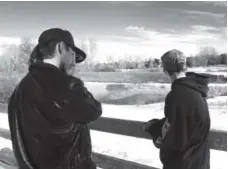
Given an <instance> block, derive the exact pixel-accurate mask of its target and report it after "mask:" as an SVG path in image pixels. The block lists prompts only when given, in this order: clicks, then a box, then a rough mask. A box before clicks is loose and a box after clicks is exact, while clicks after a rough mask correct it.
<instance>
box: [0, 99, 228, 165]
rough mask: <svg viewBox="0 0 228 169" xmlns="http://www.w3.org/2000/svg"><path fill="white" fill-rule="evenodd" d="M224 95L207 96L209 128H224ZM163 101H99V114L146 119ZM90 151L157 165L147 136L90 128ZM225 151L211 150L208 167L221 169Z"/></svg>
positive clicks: (3, 122)
mask: <svg viewBox="0 0 228 169" xmlns="http://www.w3.org/2000/svg"><path fill="white" fill-rule="evenodd" d="M226 102H227V98H226V97H216V98H214V99H208V104H209V109H210V114H211V120H212V125H211V128H212V129H217V130H224V131H227V128H226V124H227V117H226V116H227V109H226ZM163 106H164V103H156V104H151V105H145V106H116V105H105V104H103V115H102V116H103V117H110V118H118V119H128V120H137V121H148V120H150V119H152V118H161V117H163ZM1 128H2V129H9V126H8V119H7V114H4V113H0V129H1ZM91 137H92V143H93V151H94V152H97V153H101V154H104V155H109V156H113V157H116V158H121V159H125V160H129V161H134V162H138V163H141V164H146V165H150V166H153V167H157V168H161V167H162V164H161V162H160V160H159V150H158V149H157V148H155V147H154V145H153V143H152V141H151V140H147V139H140V138H135V137H129V136H122V135H118V134H111V133H105V132H100V131H94V130H92V131H91ZM4 147H9V148H10V149H12V145H11V141H9V140H6V139H3V138H0V149H2V148H4ZM226 159H227V152H223V151H218V150H211V168H212V169H225V168H227V167H226V166H225V165H224V164H225V163H226V161H225V160H226ZM0 169H1V168H0Z"/></svg>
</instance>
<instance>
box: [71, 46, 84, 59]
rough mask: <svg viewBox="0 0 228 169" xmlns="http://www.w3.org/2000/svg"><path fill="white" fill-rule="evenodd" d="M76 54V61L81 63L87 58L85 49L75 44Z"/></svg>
mask: <svg viewBox="0 0 228 169" xmlns="http://www.w3.org/2000/svg"><path fill="white" fill-rule="evenodd" d="M73 49H74V51H75V53H76V55H75V62H76V63H80V62H83V61H84V60H85V59H86V54H85V52H84V51H82V50H81V49H79V48H78V47H76V46H74V47H73Z"/></svg>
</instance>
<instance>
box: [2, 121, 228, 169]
mask: <svg viewBox="0 0 228 169" xmlns="http://www.w3.org/2000/svg"><path fill="white" fill-rule="evenodd" d="M142 126H143V123H142V122H139V121H129V120H120V119H112V118H104V117H102V118H100V119H99V120H97V121H95V122H93V123H91V124H89V127H90V128H91V129H92V130H97V131H103V132H108V133H115V134H120V135H125V136H132V137H137V138H144V139H151V138H150V136H149V135H148V134H147V133H145V132H144V131H143V129H142ZM0 137H4V138H6V139H10V138H11V137H10V132H9V130H4V129H0ZM209 140H210V148H211V149H215V150H220V151H227V132H225V131H215V130H211V132H210V137H209ZM151 144H152V142H151ZM136 153H137V152H136ZM93 160H94V161H95V162H96V164H97V165H98V167H100V168H103V169H156V168H154V167H151V166H146V165H142V164H139V163H135V162H130V161H126V160H123V159H118V158H114V157H110V156H106V155H102V154H98V153H93Z"/></svg>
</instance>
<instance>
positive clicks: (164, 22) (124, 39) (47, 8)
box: [0, 1, 227, 61]
mask: <svg viewBox="0 0 228 169" xmlns="http://www.w3.org/2000/svg"><path fill="white" fill-rule="evenodd" d="M226 10H227V3H226V2H218V1H216V2H212V1H211V2H140V1H139V2H137V1H134V2H121V1H113V2H45V1H44V2H0V45H1V46H3V44H10V43H18V42H19V39H20V38H22V37H26V38H31V39H33V40H34V41H36V40H37V38H38V36H39V34H40V33H41V32H42V31H43V30H45V29H47V28H51V27H61V28H64V29H68V30H70V31H71V32H72V34H73V35H74V37H75V40H76V43H78V44H79V42H80V41H79V40H82V41H86V40H88V39H94V40H95V41H96V44H97V53H96V59H97V60H102V61H105V59H106V58H107V56H111V57H114V58H115V59H119V58H123V57H125V58H128V57H129V56H132V57H133V59H134V58H135V59H138V58H146V57H160V56H161V55H162V54H163V53H164V52H165V51H167V50H169V49H172V48H177V49H181V50H183V52H184V53H186V55H191V54H195V53H197V52H198V51H199V49H200V48H202V47H205V46H212V47H215V48H216V50H217V51H218V52H219V53H222V52H226V50H227V47H226V46H227V40H226V39H227V35H226V34H227V12H226Z"/></svg>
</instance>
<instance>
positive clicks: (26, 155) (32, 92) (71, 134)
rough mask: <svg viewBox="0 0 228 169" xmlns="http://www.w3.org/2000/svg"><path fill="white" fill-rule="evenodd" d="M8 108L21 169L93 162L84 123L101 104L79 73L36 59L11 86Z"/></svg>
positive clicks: (67, 168)
mask: <svg viewBox="0 0 228 169" xmlns="http://www.w3.org/2000/svg"><path fill="white" fill-rule="evenodd" d="M8 113H9V124H10V130H11V135H12V143H13V149H14V153H15V156H16V158H17V161H18V163H19V166H20V168H21V169H31V167H32V168H34V169H95V168H96V166H95V164H94V163H93V161H92V159H91V151H92V148H91V138H90V131H89V129H88V127H87V124H88V123H89V122H92V121H94V120H96V119H98V118H99V117H100V116H101V114H102V108H101V104H100V102H98V101H96V100H95V99H94V97H93V96H92V94H90V93H89V92H88V91H87V89H86V88H85V87H84V84H83V82H82V81H81V80H80V79H78V78H75V77H73V76H68V75H66V74H64V73H62V72H61V71H60V70H59V69H58V68H57V67H55V66H53V65H50V64H44V63H37V64H35V65H33V66H31V67H30V68H29V73H28V74H27V75H26V76H25V77H24V78H23V79H22V81H21V82H20V84H19V85H18V86H17V88H16V89H15V91H14V92H13V94H12V96H11V98H10V100H9V104H8ZM20 139H21V140H20Z"/></svg>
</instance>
